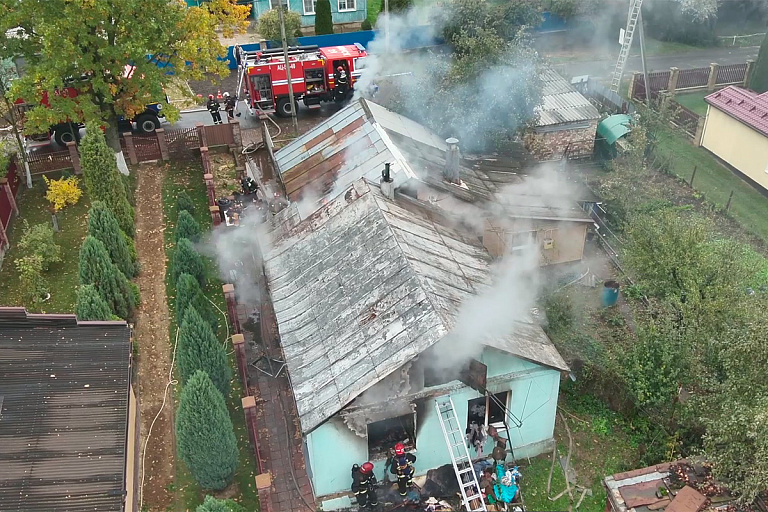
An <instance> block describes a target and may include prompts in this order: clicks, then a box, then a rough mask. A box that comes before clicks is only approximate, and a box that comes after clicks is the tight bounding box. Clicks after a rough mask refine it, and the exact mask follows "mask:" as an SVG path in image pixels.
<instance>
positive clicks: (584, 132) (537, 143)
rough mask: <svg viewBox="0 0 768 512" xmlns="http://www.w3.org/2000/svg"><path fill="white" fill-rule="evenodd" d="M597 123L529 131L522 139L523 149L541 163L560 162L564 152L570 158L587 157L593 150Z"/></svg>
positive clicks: (596, 121)
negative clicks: (548, 161) (523, 142)
mask: <svg viewBox="0 0 768 512" xmlns="http://www.w3.org/2000/svg"><path fill="white" fill-rule="evenodd" d="M598 121H599V120H598V119H594V120H592V121H588V122H586V123H584V124H582V125H564V126H562V127H542V128H536V129H534V130H529V131H528V132H527V133H526V134H525V136H524V138H523V139H524V141H525V147H526V148H528V151H530V152H531V154H532V155H533V156H534V158H536V159H537V160H541V161H545V160H560V159H561V158H562V157H563V155H565V152H566V150H567V151H568V156H569V157H571V158H584V157H589V156H591V155H592V151H593V150H594V148H595V134H596V133H597V124H598Z"/></svg>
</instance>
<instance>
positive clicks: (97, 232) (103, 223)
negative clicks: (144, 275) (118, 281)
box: [88, 201, 136, 278]
mask: <svg viewBox="0 0 768 512" xmlns="http://www.w3.org/2000/svg"><path fill="white" fill-rule="evenodd" d="M88 234H89V235H91V236H93V237H94V238H96V239H98V240H101V242H102V243H103V244H104V246H105V247H106V248H107V252H108V253H109V257H110V258H111V259H112V263H114V264H115V265H116V266H117V268H119V269H120V270H121V271H122V272H123V274H125V276H126V277H129V278H130V277H133V276H135V275H136V261H135V260H134V259H133V256H132V254H131V250H130V247H129V245H128V244H129V240H130V239H129V238H127V237H126V236H123V232H122V231H121V230H120V226H119V225H118V223H117V219H116V218H115V216H114V215H113V214H112V211H111V210H110V209H109V208H107V205H106V203H104V202H103V201H94V202H93V205H92V206H91V209H90V211H89V212H88Z"/></svg>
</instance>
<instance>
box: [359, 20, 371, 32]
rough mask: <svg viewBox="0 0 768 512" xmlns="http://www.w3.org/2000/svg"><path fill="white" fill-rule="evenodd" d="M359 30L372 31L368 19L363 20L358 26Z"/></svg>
mask: <svg viewBox="0 0 768 512" xmlns="http://www.w3.org/2000/svg"><path fill="white" fill-rule="evenodd" d="M360 30H373V25H371V20H369V19H368V18H365V19H364V20H363V22H362V23H361V24H360Z"/></svg>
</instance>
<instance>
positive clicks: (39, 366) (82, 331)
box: [0, 308, 131, 512]
mask: <svg viewBox="0 0 768 512" xmlns="http://www.w3.org/2000/svg"><path fill="white" fill-rule="evenodd" d="M21 312H23V309H22V310H21ZM18 313H19V311H18V308H14V311H10V308H8V309H4V308H3V310H2V311H0V396H2V397H3V400H2V410H1V411H0V509H2V510H3V511H4V512H35V511H40V512H43V511H44V512H49V511H53V510H55V511H72V512H75V511H86V510H88V511H96V512H99V511H110V512H112V511H120V510H123V491H124V488H125V483H124V473H125V464H126V435H127V432H126V429H127V423H128V399H129V398H128V396H129V384H130V353H131V345H130V331H129V329H128V326H127V325H126V324H125V323H124V322H94V323H88V322H83V323H80V324H79V325H78V324H77V321H76V320H75V317H74V316H73V315H29V317H26V315H25V314H24V315H21V314H18Z"/></svg>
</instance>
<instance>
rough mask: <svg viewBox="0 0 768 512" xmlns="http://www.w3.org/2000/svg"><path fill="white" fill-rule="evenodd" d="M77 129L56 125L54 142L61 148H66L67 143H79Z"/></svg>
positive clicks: (65, 125) (66, 125)
mask: <svg viewBox="0 0 768 512" xmlns="http://www.w3.org/2000/svg"><path fill="white" fill-rule="evenodd" d="M76 129H77V128H76V127H74V126H72V125H69V124H60V125H56V128H55V129H54V133H53V140H54V141H56V144H58V145H59V146H66V145H67V142H77V136H76V135H75V131H74V130H76Z"/></svg>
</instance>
